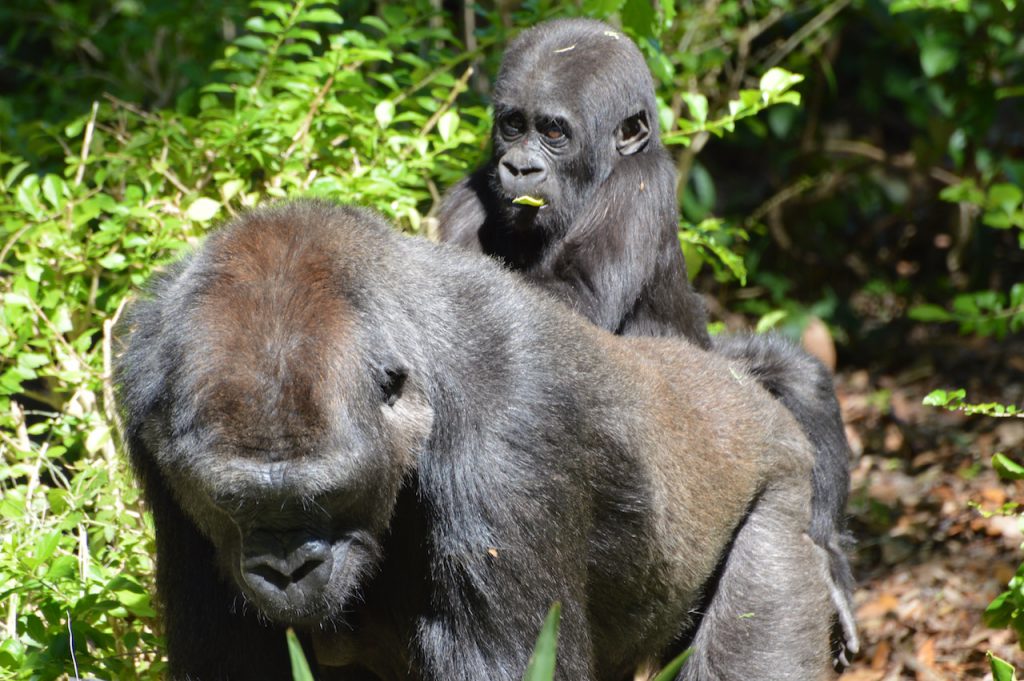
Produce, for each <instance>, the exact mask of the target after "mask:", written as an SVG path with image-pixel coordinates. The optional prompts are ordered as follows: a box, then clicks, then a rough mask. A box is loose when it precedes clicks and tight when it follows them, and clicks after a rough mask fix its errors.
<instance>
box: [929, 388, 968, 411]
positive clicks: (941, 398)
mask: <svg viewBox="0 0 1024 681" xmlns="http://www.w3.org/2000/svg"><path fill="white" fill-rule="evenodd" d="M965 397H967V391H966V390H964V389H962V388H961V389H959V390H950V391H946V390H933V391H931V392H930V393H928V394H927V395H926V396H925V398H924V399H923V400H921V404H923V405H925V406H928V407H945V406H947V405H949V404H950V403H951V402H954V403H955V402H960V401H962V400H963V399H964V398H965Z"/></svg>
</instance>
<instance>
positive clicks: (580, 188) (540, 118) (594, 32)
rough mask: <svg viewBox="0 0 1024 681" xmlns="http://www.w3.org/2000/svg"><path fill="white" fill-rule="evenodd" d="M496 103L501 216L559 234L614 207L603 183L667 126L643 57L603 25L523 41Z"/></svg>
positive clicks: (550, 30)
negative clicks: (591, 212)
mask: <svg viewBox="0 0 1024 681" xmlns="http://www.w3.org/2000/svg"><path fill="white" fill-rule="evenodd" d="M597 65H600V68H599V69H598V68H596V66H597ZM494 95H495V97H494V129H493V133H492V138H493V144H494V157H493V168H494V176H493V179H492V187H493V189H494V191H495V193H496V194H497V196H498V197H499V200H500V202H501V204H500V205H501V209H502V210H503V211H504V215H505V217H506V218H507V219H508V221H509V222H511V223H514V224H520V225H522V224H523V223H529V224H530V226H536V227H540V228H542V229H545V230H547V231H548V232H551V233H554V234H557V233H559V232H560V231H562V228H564V227H566V226H567V225H568V224H570V223H571V222H572V221H573V220H574V219H576V218H577V217H578V216H579V215H580V214H581V212H582V211H583V210H585V209H586V208H587V207H588V206H590V205H591V204H593V203H594V202H600V201H602V200H608V197H605V196H601V195H600V191H599V187H600V185H601V183H602V182H604V180H605V179H606V178H607V177H608V176H609V175H610V174H611V173H612V172H613V171H614V168H615V166H616V164H618V163H619V162H620V161H621V159H622V158H623V157H627V156H632V155H634V154H637V153H639V152H642V151H644V150H645V149H646V148H647V147H648V145H649V142H650V141H651V139H652V131H653V128H652V126H654V125H656V124H657V121H656V120H655V119H654V117H653V113H654V109H653V106H654V94H653V84H652V83H651V81H650V74H649V72H648V70H647V67H646V65H645V63H644V60H643V56H642V55H641V54H640V52H639V50H638V49H637V47H636V46H635V45H634V44H633V43H632V42H631V41H630V40H628V39H627V38H625V37H624V36H623V35H621V34H619V33H617V32H615V31H612V30H610V29H609V28H608V27H607V26H605V25H603V24H599V23H597V22H582V23H580V22H555V23H552V24H550V25H544V26H542V27H540V28H538V29H536V30H530V31H525V32H524V33H522V34H521V35H520V36H519V38H517V39H516V41H514V43H513V44H512V45H511V46H510V47H509V49H508V50H507V51H506V52H505V57H504V59H503V60H502V65H501V70H500V73H499V75H498V80H497V81H496V83H495V88H494ZM654 138H656V135H655V137H654ZM637 191H642V189H639V188H638V189H637Z"/></svg>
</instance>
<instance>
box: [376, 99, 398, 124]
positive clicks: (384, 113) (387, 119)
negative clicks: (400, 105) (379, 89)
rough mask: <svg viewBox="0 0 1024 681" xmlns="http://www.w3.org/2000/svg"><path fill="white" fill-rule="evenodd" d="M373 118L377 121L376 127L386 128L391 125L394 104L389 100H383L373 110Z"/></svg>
mask: <svg viewBox="0 0 1024 681" xmlns="http://www.w3.org/2000/svg"><path fill="white" fill-rule="evenodd" d="M373 116H374V118H376V119H377V125H379V126H380V127H382V128H386V127H388V126H389V125H391V121H392V120H394V118H395V103H394V102H392V101H391V100H390V99H383V100H381V102H380V103H379V104H377V106H376V107H374V109H373Z"/></svg>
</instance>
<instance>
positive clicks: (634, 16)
mask: <svg viewBox="0 0 1024 681" xmlns="http://www.w3.org/2000/svg"><path fill="white" fill-rule="evenodd" d="M619 16H620V17H621V18H622V26H623V28H626V29H628V30H631V31H632V32H633V33H634V34H635V35H636V36H637V37H639V38H641V39H642V38H655V37H657V35H656V34H655V31H656V30H657V20H658V17H657V15H656V14H655V13H654V3H652V2H650V0H626V1H625V3H623V5H622V9H621V10H620V11H619Z"/></svg>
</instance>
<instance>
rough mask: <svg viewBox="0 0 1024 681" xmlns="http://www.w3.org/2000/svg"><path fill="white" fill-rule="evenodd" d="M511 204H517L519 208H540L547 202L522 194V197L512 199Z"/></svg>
mask: <svg viewBox="0 0 1024 681" xmlns="http://www.w3.org/2000/svg"><path fill="white" fill-rule="evenodd" d="M512 203H517V204H519V205H521V206H533V207H534V208H540V207H541V206H543V205H544V204H545V203H547V201H545V200H544V199H541V198H538V197H536V196H529V195H527V194H524V195H522V196H517V197H516V198H514V199H512Z"/></svg>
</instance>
